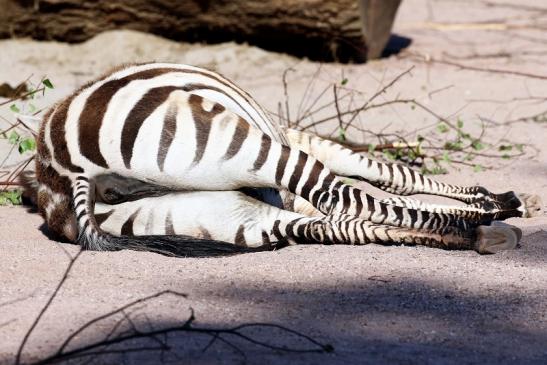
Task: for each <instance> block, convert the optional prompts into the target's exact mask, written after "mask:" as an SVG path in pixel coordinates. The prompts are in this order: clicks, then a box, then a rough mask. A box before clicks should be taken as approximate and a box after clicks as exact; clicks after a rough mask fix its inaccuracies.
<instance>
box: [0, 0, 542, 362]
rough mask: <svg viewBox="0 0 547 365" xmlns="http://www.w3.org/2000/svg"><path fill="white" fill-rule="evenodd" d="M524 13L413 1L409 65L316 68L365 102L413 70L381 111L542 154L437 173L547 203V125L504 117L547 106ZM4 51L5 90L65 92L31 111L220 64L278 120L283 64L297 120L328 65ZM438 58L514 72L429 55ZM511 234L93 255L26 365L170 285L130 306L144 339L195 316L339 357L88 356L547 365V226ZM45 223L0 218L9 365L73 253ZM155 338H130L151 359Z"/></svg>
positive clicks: (532, 222)
mask: <svg viewBox="0 0 547 365" xmlns="http://www.w3.org/2000/svg"><path fill="white" fill-rule="evenodd" d="M526 3H528V5H529V6H528V7H527V8H525V9H523V8H522V7H523V6H524V2H520V1H512V2H504V3H501V2H500V3H497V6H488V4H489V3H487V2H479V1H465V2H464V1H459V2H455V1H425V0H405V1H404V2H403V5H402V8H401V11H400V13H399V15H398V18H397V21H396V24H395V29H394V32H395V33H397V34H399V35H401V36H405V37H408V38H410V39H412V44H411V45H410V47H409V48H408V49H407V50H406V51H405V52H404V53H403V54H401V55H399V56H392V57H390V58H386V59H383V60H380V61H373V62H370V63H368V64H366V65H335V64H330V65H323V66H322V67H321V68H320V69H319V73H318V75H319V76H318V77H317V83H318V84H320V83H321V82H325V83H328V82H330V81H337V80H341V79H342V78H347V79H348V80H349V81H348V87H352V88H355V89H358V90H364V91H366V94H368V95H372V94H373V93H374V92H375V91H376V90H378V88H379V86H378V85H380V84H385V83H386V82H387V81H389V80H391V79H392V78H393V77H395V76H396V75H397V74H399V73H401V72H402V71H404V70H406V69H408V68H409V67H411V66H414V69H413V70H412V74H411V75H409V76H405V78H403V79H401V81H400V82H398V83H397V84H396V87H395V88H393V89H390V90H389V91H388V92H387V93H386V94H385V95H384V96H382V97H383V98H385V99H384V100H389V98H393V97H395V96H396V95H400V96H401V98H403V97H413V98H416V100H419V101H420V102H422V103H423V104H424V105H427V106H428V107H430V108H432V109H433V110H435V111H437V112H438V113H440V114H442V115H444V116H460V117H461V119H462V120H464V121H465V122H466V125H467V124H469V125H470V126H471V127H472V126H473V125H475V124H476V122H477V120H478V116H481V117H484V118H488V119H492V120H495V121H497V122H499V123H501V125H499V126H494V125H491V124H489V127H488V130H487V132H488V138H491V139H492V140H498V139H504V138H506V139H511V140H512V141H515V142H519V143H525V144H529V145H531V146H534V147H535V150H533V149H531V148H529V149H527V151H529V152H528V153H527V154H526V155H525V156H524V157H521V158H519V159H511V160H499V161H495V162H493V164H494V165H495V169H491V170H486V171H481V172H476V173H475V172H472V169H469V168H462V169H457V168H453V169H451V170H450V174H448V175H443V176H440V177H439V179H441V180H443V181H450V182H454V183H458V184H465V185H474V184H477V183H480V184H481V185H484V186H487V187H488V188H489V189H491V190H493V191H495V192H503V191H507V190H516V191H520V192H527V193H535V194H539V195H540V196H541V197H542V198H543V200H544V202H545V201H547V148H545V140H546V137H547V124H546V123H544V122H543V123H541V122H533V121H529V122H518V123H508V121H511V120H515V119H518V118H521V117H525V116H530V115H534V114H536V113H538V112H540V111H542V110H544V108H545V103H546V102H545V100H544V99H542V98H543V97H547V88H546V84H545V82H546V81H545V77H543V79H542V78H538V77H530V75H523V73H527V74H535V75H547V63H545V62H544V60H545V55H546V54H547V46H546V45H547V38H546V37H545V34H544V32H540V31H539V30H534V29H531V28H530V27H526V26H524V25H526V24H531V23H532V22H534V21H535V22H539V23H540V22H541V21H542V20H543V21H545V19H546V18H547V16H546V15H545V14H547V8H546V9H545V10H541V9H536V8H537V6H538V5H536V3H535V2H532V1H529V2H526ZM534 7H536V8H534ZM456 20H457V21H456ZM456 22H457V23H458V24H457V25H454V23H456ZM447 23H452V26H450V27H449V26H447ZM114 44H115V45H116V47H115V48H114V47H112V45H114ZM0 54H1V55H2V56H0V82H4V81H6V82H10V83H12V84H14V83H18V82H21V81H23V80H24V79H25V78H26V77H28V76H29V75H31V74H32V75H34V76H35V77H37V78H38V79H39V77H40V76H42V75H47V76H48V77H49V78H50V79H51V80H53V82H54V84H55V85H56V88H55V89H54V90H53V91H52V92H49V93H47V94H46V95H45V97H43V98H41V99H39V100H36V102H35V103H36V104H37V106H41V105H49V104H51V103H52V102H54V101H56V100H58V99H59V98H61V97H63V96H65V95H67V94H68V93H69V92H70V91H71V90H72V89H73V88H74V87H76V86H77V85H79V84H81V83H83V82H85V81H87V80H89V79H91V78H93V77H94V76H95V75H98V74H101V73H102V72H104V71H105V70H106V69H108V68H109V67H110V66H112V65H114V64H117V63H121V62H128V61H143V60H151V59H155V60H166V61H176V62H185V63H192V64H197V65H202V66H206V67H210V68H214V69H216V70H218V71H220V72H221V73H223V74H225V75H226V76H228V77H229V78H231V79H233V80H234V81H236V82H237V83H238V84H240V85H241V86H242V87H243V88H245V89H247V90H249V91H250V92H251V94H253V95H254V96H256V98H257V100H258V101H259V102H261V103H262V104H264V105H265V106H266V107H267V108H268V109H270V110H277V102H278V101H280V100H283V88H282V83H281V75H282V74H283V71H284V70H285V69H286V68H288V67H293V68H294V71H292V72H290V73H289V79H288V80H289V81H290V83H289V91H290V95H291V96H294V97H293V98H291V100H290V102H289V103H290V105H291V108H292V110H297V109H298V104H299V102H300V101H299V100H300V95H303V94H304V92H305V90H306V88H307V85H308V81H309V80H310V77H311V76H312V75H313V74H314V73H315V72H316V71H317V70H318V67H319V65H318V64H316V63H312V62H308V61H305V60H304V61H299V60H296V59H294V58H291V57H289V56H285V55H279V54H272V53H268V52H265V51H262V50H259V49H257V48H254V47H249V46H246V45H236V44H233V43H227V44H220V45H214V46H200V45H188V44H177V43H174V42H171V41H166V40H163V39H160V38H157V37H153V36H149V35H143V34H139V33H135V32H123V31H122V32H109V33H105V34H103V35H100V36H98V37H96V38H95V39H93V40H90V41H89V42H86V43H84V44H80V45H67V44H60V43H44V42H42V43H40V42H34V41H30V40H16V41H14V40H6V41H0ZM485 55H489V57H484V56H485ZM461 57H463V58H466V59H463V60H461V59H460V58H461ZM440 58H443V59H448V60H451V61H453V62H457V63H462V64H464V65H467V66H472V67H478V68H490V69H503V70H513V71H514V73H513V74H506V73H492V72H478V71H472V70H465V69H461V68H458V67H455V66H451V65H446V64H440V63H437V62H422V61H420V60H423V59H427V60H435V59H440ZM518 73H520V75H519V74H518ZM319 92H320V87H319V86H317V87H314V88H312V93H315V95H317V94H318V93H319ZM365 96H366V95H365ZM331 111H332V108H331ZM2 115H4V116H5V117H9V112H8V111H5V110H4V111H2ZM431 122H436V121H435V120H432V118H431V116H430V115H428V114H425V113H421V112H419V111H417V110H411V109H410V108H409V107H408V106H404V107H403V106H396V105H394V106H390V107H387V108H382V109H381V110H374V111H371V112H370V113H369V114H367V118H366V120H364V121H363V123H365V124H366V123H374V125H371V124H369V125H370V128H372V129H375V130H378V129H379V128H380V127H381V126H384V127H386V128H387V129H386V130H387V131H390V130H398V129H401V128H406V129H407V130H408V129H416V128H420V127H422V126H426V125H428V124H430V123H431ZM369 125H367V126H369ZM1 127H2V129H3V127H4V125H2V126H1ZM330 127H332V125H331V126H330ZM325 128H326V127H325ZM351 137H353V138H355V139H359V137H360V136H359V135H356V136H351ZM2 143H3V142H2ZM6 148H8V145H7V144H0V151H5V150H6ZM532 152H533V153H532ZM490 163H492V161H490ZM374 192H376V191H375V190H374ZM509 223H510V224H513V225H516V226H518V227H520V228H521V229H522V230H523V232H524V236H523V238H522V241H521V246H522V247H521V248H519V249H517V250H514V251H507V252H502V253H499V254H496V255H490V256H480V255H478V254H476V253H474V252H448V251H442V250H436V249H428V248H423V247H395V246H391V247H384V246H379V245H368V246H361V247H349V246H337V247H335V246H299V247H289V248H285V249H282V250H279V251H276V252H268V253H257V254H249V255H243V256H237V257H229V258H221V259H174V258H166V257H162V256H159V255H156V254H150V253H136V252H128V251H127V252H126V251H122V252H116V253H96V252H85V253H83V254H81V255H80V256H79V258H78V260H77V261H76V262H75V264H74V266H73V269H72V271H71V272H70V274H69V276H68V279H67V281H66V283H65V285H64V286H63V287H62V288H61V290H60V291H59V292H58V293H57V297H56V298H55V300H54V301H53V302H52V305H51V307H50V308H49V309H48V311H47V312H46V313H45V315H44V316H43V318H42V320H41V322H40V323H39V325H38V326H37V327H36V329H35V331H34V333H33V334H32V336H31V337H30V339H29V341H28V345H27V347H26V348H25V351H24V356H23V359H24V360H25V361H32V360H36V359H39V358H42V357H44V356H47V355H49V354H51V353H53V352H54V351H55V350H56V349H57V348H58V347H59V346H60V344H61V343H62V341H63V340H64V339H65V338H66V337H67V335H68V333H70V332H71V331H74V330H75V329H77V328H78V327H80V326H81V325H83V324H84V323H86V322H87V321H89V320H91V319H93V318H96V317H97V316H99V315H101V314H103V313H106V312H109V311H112V310H113V309H115V308H117V307H119V306H121V305H123V304H125V303H128V302H130V301H133V300H136V299H139V298H142V297H145V296H148V295H152V294H154V293H157V292H158V291H161V290H173V291H177V292H182V293H185V294H187V295H188V296H187V298H185V299H184V298H176V297H173V296H165V297H161V298H156V299H155V300H152V301H150V302H148V303H146V304H142V305H139V306H138V308H135V309H134V310H133V311H131V314H130V315H131V318H133V323H134V324H135V325H136V326H137V327H138V328H140V329H145V328H150V326H152V327H160V326H172V325H178V324H180V323H182V322H183V321H184V320H186V318H187V317H188V316H189V313H190V312H189V308H190V307H191V308H193V310H194V311H195V315H196V321H195V325H196V326H201V327H209V328H213V327H214V328H219V327H220V328H228V327H232V326H237V325H240V324H243V323H250V322H271V323H276V324H280V325H283V326H286V327H289V328H291V329H294V330H297V331H299V332H302V333H305V334H307V335H310V336H312V337H313V338H315V339H317V340H319V341H320V342H322V343H329V344H331V345H332V346H334V349H335V351H334V352H332V353H329V354H315V353H312V354H309V353H306V354H301V353H286V352H281V351H275V350H270V349H264V348H261V347H258V346H255V345H251V344H248V343H244V342H242V341H241V340H237V339H233V341H234V343H235V344H236V345H237V346H238V348H239V349H240V350H242V351H243V352H244V354H245V355H242V354H240V353H239V352H238V351H236V350H235V349H233V348H231V347H230V346H228V345H227V344H223V343H220V342H216V343H215V344H214V345H213V346H212V347H210V348H209V349H208V350H207V351H205V352H202V351H201V349H202V348H203V346H205V345H206V344H207V342H208V341H209V339H210V337H208V336H207V335H204V334H188V333H179V334H174V335H171V336H170V337H169V338H168V339H169V343H170V344H171V346H173V351H172V352H170V353H166V354H165V356H164V357H162V358H160V357H159V356H158V352H155V353H150V352H135V353H128V354H125V355H118V354H111V355H109V356H106V357H101V358H97V359H96V362H97V363H120V362H126V363H135V364H137V363H138V364H142V363H150V364H153V363H158V362H176V363H182V364H185V363H188V364H215V363H228V364H238V363H243V362H245V361H246V362H247V363H249V364H256V363H261V364H264V365H265V364H287V363H291V364H293V363H294V364H325V363H328V364H346V363H349V364H352V363H363V364H367V363H371V364H393V363H395V364H397V363H401V364H424V363H425V364H473V363H480V364H509V363H510V364H515V363H518V364H545V363H547V346H546V344H547V318H546V313H547V284H546V283H547V265H546V263H547V230H546V229H547V217H546V216H545V215H544V216H541V217H536V218H532V219H526V220H525V219H511V220H510V221H509ZM41 226H42V220H41V218H40V217H39V216H38V215H37V214H33V213H32V212H29V211H28V210H27V209H26V208H22V207H2V208H0V255H1V257H2V261H1V263H2V265H0V279H1V282H2V285H1V286H0V363H2V364H3V363H12V362H13V358H14V355H15V353H16V351H17V348H18V345H19V344H20V343H21V341H22V338H23V336H24V334H25V333H26V331H27V330H28V328H29V327H30V326H31V324H32V322H33V320H34V318H36V316H37V315H38V313H39V312H40V309H41V308H42V307H43V306H44V304H45V303H46V301H47V300H48V298H49V297H50V295H51V294H52V293H53V291H54V289H55V287H56V285H57V283H58V282H59V280H60V279H61V277H62V276H63V273H64V271H65V269H66V267H67V265H68V263H69V257H70V256H74V255H76V253H77V251H78V249H77V247H75V246H73V245H69V244H59V243H57V242H55V241H51V240H49V239H48V237H47V236H46V235H45V234H44V232H43V228H42V227H41ZM120 319H121V317H116V318H112V319H110V320H107V321H104V323H103V322H101V323H97V324H96V325H94V326H92V327H90V328H89V329H88V330H86V331H85V332H83V333H82V334H81V335H79V336H77V337H75V339H74V343H73V345H74V346H75V345H85V344H90V343H92V342H94V341H96V340H98V339H101V338H103V337H104V336H105V334H107V333H108V331H109V329H110V328H111V327H112V326H113V325H114V324H115V323H116V322H117V321H119V320H120ZM129 325H130V324H129V322H127V321H126V322H125V323H124V324H123V326H125V328H128V326H129ZM246 333H248V334H250V335H251V336H253V337H254V338H260V339H265V340H268V341H270V342H272V343H276V344H279V345H282V346H292V347H298V348H302V347H303V346H307V344H306V343H304V342H302V341H300V340H298V339H297V338H295V337H294V336H290V335H288V334H287V333H286V332H282V331H280V330H275V329H272V328H254V329H251V330H250V331H249V332H246ZM160 339H161V338H160ZM226 339H230V338H229V337H226ZM155 344H156V342H153V341H149V342H134V343H132V345H134V347H135V348H138V349H141V350H142V349H143V348H145V347H147V346H154V345H155Z"/></svg>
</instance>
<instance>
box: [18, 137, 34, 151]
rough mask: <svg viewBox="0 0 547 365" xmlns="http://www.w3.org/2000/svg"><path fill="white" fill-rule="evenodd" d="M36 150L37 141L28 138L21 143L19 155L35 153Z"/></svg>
mask: <svg viewBox="0 0 547 365" xmlns="http://www.w3.org/2000/svg"><path fill="white" fill-rule="evenodd" d="M35 149H36V141H35V140H34V138H26V139H24V140H22V141H21V142H20V143H19V153H21V154H23V153H25V152H27V151H34V150H35Z"/></svg>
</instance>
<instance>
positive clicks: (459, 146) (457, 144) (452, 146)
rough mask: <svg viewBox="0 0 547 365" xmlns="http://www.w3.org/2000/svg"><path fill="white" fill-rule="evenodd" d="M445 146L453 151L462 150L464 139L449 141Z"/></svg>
mask: <svg viewBox="0 0 547 365" xmlns="http://www.w3.org/2000/svg"><path fill="white" fill-rule="evenodd" d="M444 148H445V149H447V150H451V151H461V149H462V148H463V143H462V141H456V142H450V141H448V142H446V143H445V144H444Z"/></svg>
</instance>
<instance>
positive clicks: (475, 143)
mask: <svg viewBox="0 0 547 365" xmlns="http://www.w3.org/2000/svg"><path fill="white" fill-rule="evenodd" d="M471 147H472V148H473V149H474V150H475V151H480V150H482V149H484V145H483V144H482V143H481V141H479V140H478V139H476V140H474V141H473V142H471Z"/></svg>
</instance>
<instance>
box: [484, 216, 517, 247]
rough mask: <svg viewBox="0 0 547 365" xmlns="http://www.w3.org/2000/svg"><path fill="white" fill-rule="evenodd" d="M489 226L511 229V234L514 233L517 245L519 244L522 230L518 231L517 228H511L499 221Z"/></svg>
mask: <svg viewBox="0 0 547 365" xmlns="http://www.w3.org/2000/svg"><path fill="white" fill-rule="evenodd" d="M490 226H492V227H507V228H510V229H512V230H513V232H515V234H516V235H517V243H519V242H520V240H521V238H522V229H520V228H519V227H515V226H512V225H510V224H507V223H504V222H501V221H493V222H492V224H491V225H490Z"/></svg>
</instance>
